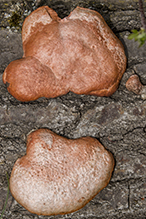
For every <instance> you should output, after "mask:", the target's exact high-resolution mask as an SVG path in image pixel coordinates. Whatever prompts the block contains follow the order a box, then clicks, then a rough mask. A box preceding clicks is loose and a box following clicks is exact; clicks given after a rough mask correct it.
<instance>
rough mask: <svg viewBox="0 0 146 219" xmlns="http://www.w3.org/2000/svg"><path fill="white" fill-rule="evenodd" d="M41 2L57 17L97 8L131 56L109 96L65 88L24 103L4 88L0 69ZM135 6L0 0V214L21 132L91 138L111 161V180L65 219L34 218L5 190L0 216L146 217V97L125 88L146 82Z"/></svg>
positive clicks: (21, 146)
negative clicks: (135, 36) (131, 81)
mask: <svg viewBox="0 0 146 219" xmlns="http://www.w3.org/2000/svg"><path fill="white" fill-rule="evenodd" d="M44 4H46V5H48V6H50V7H52V8H53V9H54V10H56V12H57V13H58V14H59V16H60V17H62V18H63V17H64V16H66V15H68V14H69V13H70V11H72V10H73V9H74V8H75V7H76V6H77V5H79V6H82V7H86V8H90V9H94V10H96V11H98V12H100V13H101V14H102V15H103V17H104V18H105V20H106V22H107V23H108V25H109V26H110V27H111V29H112V30H113V31H114V32H115V34H116V35H117V36H118V37H119V38H120V40H121V41H122V43H123V44H124V47H125V52H126V55H127V58H128V63H127V70H126V72H125V74H124V76H123V78H122V80H121V83H120V86H119V88H118V90H117V91H116V92H115V93H114V94H113V95H112V96H111V97H95V96H85V95H76V94H73V93H68V94H67V95H65V96H62V97H58V98H55V99H45V98H41V99H39V100H37V101H34V102H29V103H22V102H19V101H17V100H16V99H14V98H13V97H12V96H11V95H10V94H9V93H8V92H7V89H6V86H5V85H4V84H3V82H2V74H3V71H4V69H5V67H6V66H7V65H8V64H9V63H10V62H11V61H13V60H15V59H18V58H20V57H21V56H22V54H23V51H22V43H21V26H22V23H23V20H24V18H25V17H26V16H27V15H28V14H29V13H30V12H31V11H32V10H35V9H36V8H37V7H39V6H41V5H44ZM137 4H138V1H133V0H127V1H121V0H116V1H115V0H108V1H106V0H105V1H103V0H96V1H79V0H74V1H71V0H70V1H68V0H64V1H63V0H62V1H57V0H52V1H51V0H50V1H49V0H46V1H45V0H41V1H38V0H36V1H34V0H27V1H26V0H17V1H16V0H13V1H12V0H1V1H0V213H1V211H2V209H3V206H4V202H5V199H6V194H7V176H6V172H8V174H9V176H10V173H11V170H12V168H13V165H14V163H15V161H16V160H17V158H19V157H21V156H23V155H24V154H25V152H26V137H27V134H28V133H29V132H30V131H32V130H35V129H38V128H49V129H51V130H52V131H54V132H55V133H57V134H59V135H63V136H65V137H68V138H78V137H81V136H92V137H96V138H97V139H98V140H99V141H100V142H101V143H102V144H103V145H104V146H105V147H106V148H107V149H108V150H109V151H111V152H112V154H113V155H114V157H115V161H116V165H115V169H114V173H113V176H112V179H111V181H110V183H109V185H108V186H107V187H106V188H105V189H104V190H102V191H101V192H100V193H99V194H98V195H97V196H96V197H95V198H94V199H93V200H92V201H90V202H89V203H88V204H87V205H86V206H85V207H84V208H83V209H81V210H79V211H77V212H74V213H72V214H68V215H62V216H60V215H58V216H51V217H47V216H37V215H34V214H31V213H29V212H28V211H26V210H25V209H24V208H23V207H21V206H20V205H19V204H18V203H17V202H16V201H15V200H14V199H13V197H12V196H11V194H10V195H9V199H8V204H7V208H6V211H5V214H4V216H3V218H5V219H6V218H7V219H22V218H23V219H37V218H44V219H47V218H51V219H53V218H55V219H59V218H64V219H65V218H66V219H70V218H71V219H77V218H81V219H96V218H98V219H99V218H100V219H104V218H109V219H110V218H112V219H114V218H126V219H127V218H128V219H132V218H135V219H144V218H146V100H145V101H144V100H142V99H141V97H140V96H138V95H135V94H133V93H131V92H129V91H128V90H127V89H126V87H125V83H126V81H127V80H128V78H129V76H130V75H132V74H134V73H136V74H137V75H138V76H139V77H140V80H141V82H142V83H143V84H146V43H145V44H144V45H143V46H142V47H141V48H138V44H137V43H135V42H134V41H130V40H128V39H127V37H128V35H129V33H130V30H131V29H133V28H137V29H138V28H140V27H141V23H140V14H139V11H138V5H137ZM144 9H146V1H144Z"/></svg>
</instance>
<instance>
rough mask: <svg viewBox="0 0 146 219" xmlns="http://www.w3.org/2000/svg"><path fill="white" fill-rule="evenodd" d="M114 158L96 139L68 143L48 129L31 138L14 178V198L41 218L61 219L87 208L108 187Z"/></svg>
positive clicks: (12, 179)
mask: <svg viewBox="0 0 146 219" xmlns="http://www.w3.org/2000/svg"><path fill="white" fill-rule="evenodd" d="M113 168H114V158H113V156H112V154H111V153H110V152H108V151H107V150H106V149H105V148H104V147H103V146H102V145H101V144H100V143H99V141H98V140H96V139H95V138H92V137H82V138H79V139H74V140H72V139H66V138H64V137H61V136H59V135H57V134H55V133H53V132H52V131H50V130H48V129H39V130H37V131H35V132H32V133H31V134H29V136H28V140H27V151H26V155H25V156H23V157H22V158H19V159H18V160H17V161H16V163H15V165H14V167H13V170H12V173H11V177H10V190H11V193H12V195H13V196H14V198H15V199H16V200H17V201H18V202H19V203H20V204H21V205H22V206H24V207H25V208H26V209H27V210H29V211H30V212H32V213H35V214H38V215H57V214H66V213H70V212H73V211H76V210H78V209H80V208H82V207H83V206H85V205H86V204H87V203H88V202H89V201H90V200H91V199H92V198H93V197H94V196H95V195H96V194H97V193H98V192H100V190H102V189H103V188H104V187H106V186H107V184H108V183H109V180H110V178H111V174H112V171H113Z"/></svg>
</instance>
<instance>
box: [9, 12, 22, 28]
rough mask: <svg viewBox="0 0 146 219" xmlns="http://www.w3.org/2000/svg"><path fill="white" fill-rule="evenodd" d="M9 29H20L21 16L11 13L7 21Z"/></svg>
mask: <svg viewBox="0 0 146 219" xmlns="http://www.w3.org/2000/svg"><path fill="white" fill-rule="evenodd" d="M8 22H9V24H10V27H20V22H21V15H20V14H18V13H17V12H12V16H11V17H10V18H9V19H8Z"/></svg>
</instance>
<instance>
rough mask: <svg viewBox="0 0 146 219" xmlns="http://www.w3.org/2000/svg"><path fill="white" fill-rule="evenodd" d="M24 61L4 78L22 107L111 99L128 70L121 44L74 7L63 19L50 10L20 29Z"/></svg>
mask: <svg viewBox="0 0 146 219" xmlns="http://www.w3.org/2000/svg"><path fill="white" fill-rule="evenodd" d="M22 41H23V50H24V55H23V58H22V59H19V60H16V61H13V62H11V63H10V64H9V65H8V67H7V68H6V69H5V71H4V74H3V82H4V83H7V84H8V87H7V89H8V91H9V92H10V93H11V94H12V95H13V96H14V97H15V98H16V99H18V100H20V101H32V100H36V99H38V98H39V97H46V98H53V97H57V96H60V95H64V94H66V93H68V92H69V91H72V92H74V93H76V94H89V95H97V96H110V95H112V94H113V93H114V92H115V91H116V89H117V87H118V84H119V82H120V80H121V78H122V75H123V73H124V72H125V69H126V56H125V52H124V48H123V45H122V43H121V42H120V40H119V39H118V38H117V37H116V36H115V34H114V33H113V32H112V30H111V29H110V28H109V27H108V25H107V24H106V22H105V21H104V19H103V17H102V16H101V15H100V14H99V13H98V12H96V11H93V10H90V9H85V8H80V7H77V8H76V9H74V10H73V11H72V12H71V13H70V15H69V16H68V17H65V18H64V19H61V18H59V17H58V15H57V13H56V12H55V11H54V10H52V9H51V8H49V7H48V6H42V7H40V8H38V9H37V10H35V11H34V12H32V13H31V14H30V15H29V16H28V17H27V18H26V19H25V21H24V24H23V27H22Z"/></svg>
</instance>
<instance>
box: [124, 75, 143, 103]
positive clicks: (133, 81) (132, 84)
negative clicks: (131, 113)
mask: <svg viewBox="0 0 146 219" xmlns="http://www.w3.org/2000/svg"><path fill="white" fill-rule="evenodd" d="M126 88H127V90H129V91H132V92H133V93H135V94H138V95H140V96H141V98H142V99H143V100H146V86H144V85H142V83H141V82H140V80H139V77H138V75H131V76H130V78H129V79H128V81H127V82H126Z"/></svg>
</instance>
